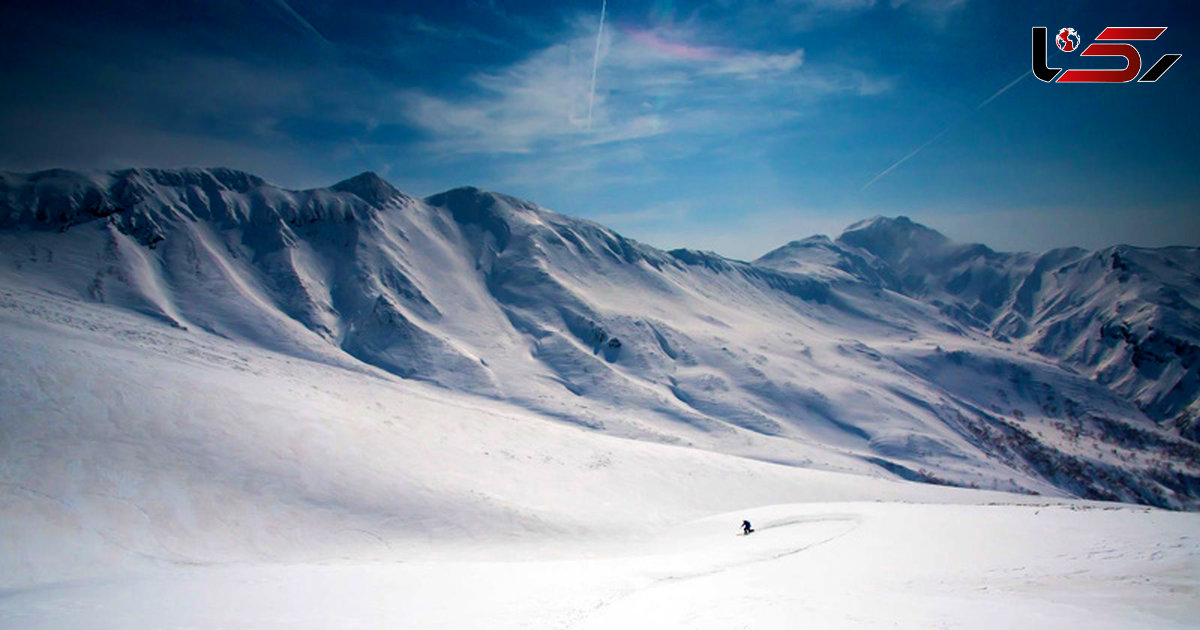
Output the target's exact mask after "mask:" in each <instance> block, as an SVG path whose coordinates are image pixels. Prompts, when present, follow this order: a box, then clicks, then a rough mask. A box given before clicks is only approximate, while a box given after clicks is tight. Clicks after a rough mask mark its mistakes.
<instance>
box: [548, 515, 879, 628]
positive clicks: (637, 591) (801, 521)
mask: <svg viewBox="0 0 1200 630" xmlns="http://www.w3.org/2000/svg"><path fill="white" fill-rule="evenodd" d="M834 522H848V523H851V524H852V526H851V527H847V528H846V529H845V530H843V531H841V532H838V533H837V534H834V535H832V536H829V537H827V538H823V539H821V540H818V541H816V542H812V543H808V544H805V545H802V546H799V547H796V548H793V549H788V550H786V551H782V552H774V553H769V554H765V555H763V556H761V557H751V558H747V559H743V560H737V561H734V562H730V563H726V564H721V565H717V566H715V567H711V568H707V569H702V570H698V571H693V572H684V573H673V574H671V575H666V576H663V577H657V578H653V580H652V581H651V582H650V583H649V584H646V585H644V586H638V587H636V588H630V589H626V590H623V591H621V592H619V593H617V594H614V595H610V596H608V597H605V598H603V599H601V600H600V601H599V602H598V603H596V604H594V605H592V606H591V607H589V608H588V609H587V610H586V611H584V612H583V613H580V614H577V615H576V616H573V618H572V619H571V620H570V621H567V622H565V623H564V624H562V625H559V626H558V627H560V628H564V629H567V628H576V627H579V626H580V625H581V624H585V623H587V621H588V620H589V619H591V618H592V617H594V616H595V615H597V614H598V613H600V612H601V611H602V610H605V609H608V608H611V607H613V606H617V605H620V603H621V601H623V600H625V599H628V598H630V597H633V596H635V595H645V594H647V592H648V591H650V590H652V589H654V588H656V587H659V586H663V585H667V584H678V583H681V582H686V581H688V580H698V579H702V578H706V577H711V576H714V575H717V574H720V573H724V572H726V571H730V570H733V569H738V568H743V567H748V566H752V565H755V564H760V563H766V562H773V561H776V560H780V559H782V558H786V557H788V556H792V555H795V554H798V553H803V552H805V551H808V550H809V549H813V548H815V547H818V546H820V545H824V544H826V543H829V542H832V541H834V540H837V539H838V538H841V537H842V536H846V535H847V534H850V533H851V532H853V531H854V530H855V529H858V528H859V527H860V526H861V525H862V517H861V516H860V515H857V514H840V515H838V514H830V515H825V516H814V517H806V518H792V519H787V520H784V521H779V522H769V523H767V524H766V525H763V526H762V527H760V528H756V529H755V531H754V533H755V534H760V533H763V532H767V531H772V532H774V533H778V532H777V531H776V530H779V529H780V528H784V527H793V526H796V525H805V524H812V523H834Z"/></svg>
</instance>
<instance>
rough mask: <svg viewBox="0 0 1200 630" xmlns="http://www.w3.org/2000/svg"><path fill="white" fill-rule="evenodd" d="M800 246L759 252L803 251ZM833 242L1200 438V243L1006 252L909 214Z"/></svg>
mask: <svg viewBox="0 0 1200 630" xmlns="http://www.w3.org/2000/svg"><path fill="white" fill-rule="evenodd" d="M795 245H796V244H792V245H789V246H785V247H784V248H780V249H779V250H776V251H775V252H772V253H771V254H768V255H767V256H764V257H763V259H760V262H763V263H764V264H774V265H777V266H778V265H779V264H781V263H780V262H779V261H780V260H784V261H795V260H801V259H803V256H801V255H800V254H799V253H798V252H797V251H796V249H797V248H796V247H795ZM810 247H811V246H810ZM826 247H834V248H839V249H841V248H844V249H845V250H847V251H850V252H857V253H859V254H860V255H861V256H862V257H863V258H864V259H866V260H869V261H871V262H872V263H873V268H874V269H875V271H876V274H878V276H882V277H885V278H895V280H896V282H895V283H894V284H889V285H887V286H889V287H890V288H894V289H896V290H898V291H900V292H902V293H904V294H906V295H909V296H911V297H914V298H917V299H921V300H923V301H926V302H928V303H930V304H933V305H934V306H936V307H938V308H939V310H940V311H942V313H943V314H945V315H947V316H949V317H950V318H952V319H954V320H955V321H956V322H958V323H960V324H962V325H964V326H967V327H970V328H973V329H975V330H980V331H984V332H987V333H988V334H991V335H992V336H994V337H996V338H998V339H1001V340H1007V339H1012V340H1020V341H1021V342H1023V343H1024V344H1025V345H1027V346H1028V347H1030V348H1032V349H1033V350H1035V351H1037V352H1039V353H1041V354H1043V355H1045V356H1047V357H1051V358H1054V359H1061V360H1063V361H1064V362H1066V363H1067V364H1068V365H1071V366H1073V367H1074V368H1076V369H1079V370H1081V371H1083V372H1084V373H1086V374H1088V375H1089V376H1091V377H1093V378H1094V379H1095V380H1097V381H1098V382H1100V383H1103V384H1105V385H1106V386H1108V387H1109V388H1110V389H1112V390H1113V391H1114V392H1116V393H1117V394H1118V395H1120V396H1121V397H1123V398H1126V399H1128V400H1132V401H1135V402H1136V403H1137V404H1138V405H1139V407H1141V408H1142V409H1143V410H1144V411H1145V412H1146V414H1147V415H1149V416H1150V417H1151V418H1153V419H1155V420H1158V421H1162V422H1166V423H1169V424H1171V425H1174V426H1176V427H1177V428H1178V429H1179V430H1180V431H1182V432H1183V433H1184V434H1185V435H1188V436H1190V437H1192V438H1195V437H1196V436H1197V433H1196V431H1197V430H1198V429H1197V427H1196V425H1195V419H1196V418H1197V416H1198V415H1200V402H1198V401H1200V375H1198V372H1197V371H1198V370H1200V365H1197V359H1196V357H1197V354H1198V353H1200V349H1198V342H1200V334H1198V332H1200V327H1198V323H1200V310H1198V308H1200V250H1197V249H1196V248H1186V247H1172V248H1163V249H1144V248H1136V247H1129V246H1116V247H1110V248H1107V249H1105V250H1102V251H1098V252H1087V251H1085V250H1082V249H1078V248H1066V249H1056V250H1052V251H1049V252H1046V253H1044V254H1041V255H1033V254H1024V253H1017V254H1011V253H1002V252H995V251H992V250H991V249H989V248H987V247H986V246H983V245H978V244H976V245H962V244H956V243H953V242H951V241H950V240H949V239H947V238H946V237H944V236H943V235H941V234H939V233H937V232H936V231H934V230H930V229H929V228H926V227H924V226H921V225H919V224H916V223H914V222H912V221H911V220H909V219H907V218H905V217H899V218H896V219H886V218H875V219H870V220H868V221H864V222H861V223H858V224H855V225H853V226H851V227H850V228H848V229H847V230H846V231H845V232H844V233H843V234H842V235H841V236H840V237H839V238H838V239H837V241H836V242H835V243H833V244H830V245H827V246H826ZM839 255H840V256H843V257H844V256H846V254H844V253H841V252H839ZM782 264H793V265H794V264H796V263H794V262H789V263H782ZM841 266H842V267H843V268H844V267H845V265H844V264H843V265H841ZM858 277H859V278H860V279H862V280H864V281H868V282H874V281H876V277H877V276H876V275H875V274H870V273H861V272H860V273H858Z"/></svg>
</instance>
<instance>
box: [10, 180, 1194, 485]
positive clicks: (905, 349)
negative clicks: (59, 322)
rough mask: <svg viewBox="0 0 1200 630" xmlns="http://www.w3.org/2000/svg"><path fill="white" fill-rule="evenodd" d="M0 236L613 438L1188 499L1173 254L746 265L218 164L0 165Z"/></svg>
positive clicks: (101, 289) (1190, 478)
mask: <svg viewBox="0 0 1200 630" xmlns="http://www.w3.org/2000/svg"><path fill="white" fill-rule="evenodd" d="M0 237H3V239H4V240H0V242H2V243H4V244H5V249H6V250H7V251H8V255H7V256H6V257H4V258H3V260H0V270H2V271H3V274H2V276H0V277H3V278H4V279H5V281H6V282H9V283H14V284H24V285H30V286H37V287H41V288H44V289H53V290H55V291H58V292H61V293H63V294H66V295H74V296H77V298H78V299H80V300H83V301H90V302H103V303H106V304H109V305H112V306H116V307H119V308H124V309H128V310H132V311H134V312H138V313H141V314H144V315H149V316H151V317H153V318H155V319H157V320H159V321H165V322H168V323H170V324H172V325H174V326H177V327H181V328H186V329H189V330H190V329H196V330H200V331H206V332H208V333H213V334H217V335H220V336H222V337H226V338H230V339H236V340H240V341H243V342H245V343H253V344H256V345H259V346H262V347H264V348H267V349H269V350H273V351H277V352H282V353H285V354H289V355H293V356H298V357H301V358H305V359H310V360H317V361H325V362H335V363H339V362H340V363H346V362H350V363H355V362H361V363H365V364H367V365H370V366H373V367H374V368H378V369H381V370H384V371H385V372H389V373H391V374H395V375H398V376H400V377H403V378H409V379H419V380H426V381H430V382H432V383H435V384H437V385H439V386H442V387H446V388H449V389H453V390H459V391H463V392H468V393H472V394H475V395H482V396H487V397H492V398H499V399H504V400H508V401H512V402H514V403H516V404H519V405H522V406H525V407H528V408H531V409H534V410H536V411H538V412H539V413H543V414H545V415H548V416H550V417H553V418H557V419H559V420H563V421H567V422H570V423H572V424H577V425H582V426H585V427H589V428H592V429H596V430H603V431H606V432H610V433H613V434H615V435H620V436H624V437H632V438H635V439H648V440H655V441H667V442H673V443H683V444H691V445H695V446H697V447H699V448H707V449H713V450H721V451H725V452H736V453H739V454H743V455H745V456H748V457H754V458H759V459H767V460H771V461H784V462H791V463H793V464H794V465H804V466H816V467H824V468H827V469H831V470H849V471H856V472H863V473H871V474H877V473H879V472H881V471H886V473H887V474H894V475H898V476H901V477H905V478H910V479H918V480H924V481H936V482H939V483H949V484H954V485H984V486H987V487H996V488H1001V489H1009V490H1016V491H1025V492H1067V493H1071V494H1075V495H1078V496H1085V497H1092V498H1116V499H1122V500H1131V501H1138V502H1144V503H1152V504H1155V505H1163V506H1169V507H1177V508H1179V507H1194V506H1195V505H1196V500H1197V497H1198V496H1200V483H1197V479H1200V464H1198V462H1200V451H1198V450H1197V449H1196V447H1195V444H1194V440H1195V437H1196V436H1195V427H1194V423H1193V422H1192V421H1193V419H1194V417H1195V411H1196V404H1197V403H1196V400H1197V398H1198V397H1200V384H1198V383H1196V376H1195V375H1196V370H1197V369H1198V367H1197V365H1196V359H1195V354H1196V350H1195V348H1196V346H1197V342H1196V340H1197V339H1198V338H1200V333H1198V332H1197V328H1196V326H1195V324H1196V322H1197V321H1198V319H1197V316H1196V308H1195V304H1196V303H1197V299H1196V292H1195V288H1194V286H1195V285H1194V278H1195V277H1196V273H1195V271H1194V270H1195V269H1197V268H1200V255H1197V253H1196V252H1197V251H1200V250H1195V249H1194V248H1193V249H1189V248H1181V249H1179V250H1169V251H1166V252H1165V253H1164V252H1159V251H1158V250H1139V249H1137V248H1124V249H1119V248H1113V249H1111V250H1103V251H1102V252H1101V253H1096V252H1083V251H1082V250H1052V251H1051V252H1047V253H1044V254H1041V255H1033V254H1005V253H998V252H994V251H992V250H991V249H990V248H987V247H986V246H980V245H956V244H953V243H952V242H950V241H949V239H946V238H945V237H944V236H942V235H941V234H939V233H937V232H936V231H934V230H931V229H929V228H927V227H925V226H921V225H920V224H917V223H915V222H912V221H911V220H910V219H907V218H897V219H887V218H883V217H876V218H873V219H869V220H866V221H863V222H858V223H856V224H855V225H853V226H850V227H849V228H847V230H846V231H845V232H843V234H842V235H841V236H839V237H838V238H837V239H830V238H828V237H824V238H809V239H804V240H801V241H793V242H790V243H788V244H787V245H785V246H783V247H781V248H778V249H776V250H773V251H772V252H768V253H767V254H765V255H764V256H763V257H761V258H759V259H758V260H756V261H753V262H746V261H738V260H734V259H730V258H725V257H723V256H720V255H719V254H714V253H711V252H700V251H696V250H687V249H677V250H671V251H669V252H664V251H662V250H659V249H656V248H654V247H652V246H649V245H645V244H642V243H638V242H637V241H634V240H632V239H628V238H626V237H623V236H621V235H620V234H618V233H616V232H614V231H612V230H610V229H608V228H606V227H604V226H602V225H600V224H598V223H594V222H591V221H587V220H583V219H576V218H572V217H569V216H566V215H562V214H558V213H555V212H552V211H549V210H546V209H544V208H541V207H540V206H538V205H537V204H534V203H532V202H528V201H524V200H520V199H517V198H515V197H511V196H508V195H503V194H500V193H492V192H487V191H482V190H480V189H478V188H473V187H461V188H455V189H451V190H449V191H444V192H442V193H437V194H435V195H431V196H429V197H426V198H424V199H418V198H415V197H410V196H408V195H405V194H404V193H402V192H400V191H398V190H397V189H395V188H394V187H392V186H391V185H390V184H388V183H387V182H386V181H385V180H383V179H382V178H380V177H379V176H378V175H376V174H374V173H370V172H367V173H363V174H360V175H358V176H355V177H352V178H349V179H346V180H343V181H342V182H339V183H337V184H334V185H333V186H331V187H329V188H315V189H308V190H302V191H290V190H285V189H282V188H279V187H277V186H274V185H271V184H269V183H267V182H266V181H265V180H262V179H261V178H257V177H255V176H253V175H250V174H248V173H242V172H239V171H231V170H228V169H185V170H181V171H171V170H162V169H131V170H124V171H113V172H110V173H106V174H105V173H98V172H91V173H78V172H71V171H43V172H40V173H35V174H29V175H19V174H12V173H5V174H3V176H2V177H0ZM1168 271H1170V273H1168ZM1122 277H1124V278H1125V281H1124V282H1122V281H1120V279H1121V278H1122ZM1156 278H1168V279H1170V280H1171V281H1172V282H1171V283H1170V284H1167V283H1163V282H1158V281H1157V280H1156ZM1113 287H1124V289H1123V292H1120V291H1116V289H1113ZM1164 325H1165V326H1166V329H1165V330H1164ZM1103 449H1108V450H1111V451H1112V453H1110V454H1109V456H1108V457H1107V458H1106V457H1105V456H1104V455H1103ZM1138 458H1140V459H1138ZM1127 460H1128V461H1127ZM872 471H874V472H872Z"/></svg>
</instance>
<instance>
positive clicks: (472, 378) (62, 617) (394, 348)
mask: <svg viewBox="0 0 1200 630" xmlns="http://www.w3.org/2000/svg"><path fill="white" fill-rule="evenodd" d="M1197 287H1200V249H1196V248H1165V249H1161V250H1144V249H1138V248H1127V247H1115V248H1110V249H1108V250H1104V251H1101V252H1083V251H1082V250H1056V251H1054V252H1047V253H1046V254H1043V255H1038V256H1034V255H1029V254H1002V253H997V252H993V251H991V250H989V249H987V248H986V247H983V246H980V245H956V244H953V243H950V242H949V241H948V240H947V239H945V237H943V236H941V235H939V234H937V233H936V232H934V231H932V230H929V229H928V228H925V227H923V226H919V225H917V224H914V223H912V222H911V221H908V220H907V219H903V218H898V219H872V220H868V221H865V222H862V223H860V224H856V225H854V226H851V228H849V229H848V230H847V231H846V232H844V233H843V234H842V235H841V236H840V237H838V238H836V239H828V238H824V237H814V238H812V239H806V240H804V241H796V242H793V243H790V244H788V245H786V246H784V247H782V248H780V249H778V250H776V251H775V252H771V253H769V254H767V255H765V256H764V257H762V258H761V259H759V260H758V261H755V262H753V263H747V262H740V261H734V260H729V259H725V258H722V257H720V256H717V255H715V254H712V253H707V252H698V251H692V250H675V251H671V252H664V251H661V250H657V249H654V248H653V247H649V246H647V245H644V244H640V243H636V242H634V241H631V240H629V239H626V238H623V237H621V236H620V235H619V234H616V233H615V232H613V231H611V230H608V229H607V228H604V227H603V226H600V225H598V224H595V223H591V222H588V221H584V220H580V219H574V218H571V217H568V216H565V215H561V214H556V213H554V212H550V211H547V210H545V209H542V208H539V207H537V206H536V204H532V203H530V202H525V201H521V200H519V199H514V198H512V197H508V196H505V195H499V194H495V193H488V192H485V191H480V190H477V189H470V188H464V189H456V190H453V191H448V192H446V193H442V194H439V195H434V196H432V197H429V198H427V199H414V198H412V197H409V196H407V195H404V194H403V193H401V192H399V191H397V190H395V189H394V188H392V187H391V186H390V185H389V184H387V182H385V181H383V180H382V179H380V178H378V177H376V176H374V175H371V174H364V175H361V176H359V177H356V178H353V179H350V180H347V181H345V182H341V183H339V184H336V185H334V186H332V187H329V188H320V189H313V190H306V191H289V190H284V189H281V188H278V187H276V186H272V185H270V184H269V183H267V182H264V181H263V180H261V179H259V178H256V177H254V176H252V175H249V174H246V173H239V172H236V171H229V170H226V169H184V170H179V171H167V170H156V169H130V170H125V171H114V172H110V173H99V172H89V173H78V172H70V171H45V172H41V173H32V174H13V173H0V627H2V628H9V627H14V628H25V627H46V628H79V627H85V628H230V627H246V628H261V627H287V628H294V627H311V628H331V627H337V628H352V627H378V628H439V627H442V628H505V627H527V628H637V627H672V626H674V627H688V628H693V627H699V628H704V627H712V628H740V627H745V628H755V629H758V628H772V627H779V628H795V627H816V628H830V627H835V628H836V627H907V628H937V627H989V628H992V627H999V628H1012V627H1018V628H1027V627H1047V628H1064V627H1088V628H1093V627H1111V628H1129V627H1145V628H1170V627H1184V626H1187V625H1194V624H1195V620H1196V619H1198V618H1200V607H1198V605H1197V603H1196V602H1197V600H1200V597H1197V593H1196V592H1195V585H1196V581H1197V579H1198V578H1200V564H1198V560H1197V556H1196V553H1197V544H1196V541H1195V539H1194V536H1195V535H1196V533H1197V532H1200V516H1197V515H1196V514H1194V513H1191V514H1189V513H1172V512H1165V511H1159V510H1154V509H1148V508H1145V507H1140V506H1135V505H1131V504H1120V503H1085V502H1079V501H1074V500H1072V499H1071V498H1070V497H1081V496H1082V497H1092V498H1111V499H1119V500H1123V501H1128V502H1131V503H1132V502H1140V503H1144V504H1151V505H1160V506H1167V507H1172V508H1176V509H1196V508H1197V507H1198V506H1200V446H1197V443H1196V442H1195V439H1196V436H1197V426H1198V425H1197V424H1196V423H1194V422H1193V420H1194V414H1195V413H1197V412H1198V410H1200V376H1198V375H1200V362H1198V361H1197V360H1196V358H1197V357H1200V307H1198V305H1200V288H1197ZM902 479H922V480H926V481H932V482H937V483H940V484H953V485H958V486H979V487H982V488H988V489H991V490H993V491H990V492H989V491H983V490H971V489H967V488H965V487H964V488H950V487H946V486H944V485H932V484H916V483H909V482H905V481H903V480H902ZM994 490H1014V491H1019V492H1020V493H1021V494H1003V493H1000V492H995V491H994ZM743 519H749V520H751V521H752V522H753V523H754V524H755V526H756V528H757V529H758V531H757V532H756V533H754V534H752V535H751V536H749V537H743V536H738V535H736V534H737V532H738V530H739V525H740V523H741V521H742V520H743Z"/></svg>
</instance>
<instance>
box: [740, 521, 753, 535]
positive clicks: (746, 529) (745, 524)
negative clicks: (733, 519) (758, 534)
mask: <svg viewBox="0 0 1200 630" xmlns="http://www.w3.org/2000/svg"><path fill="white" fill-rule="evenodd" d="M753 531H754V528H753V527H750V521H742V535H743V536H749V535H750V533H751V532H753Z"/></svg>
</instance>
